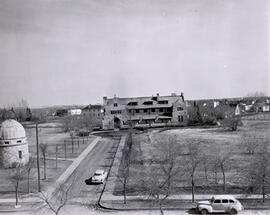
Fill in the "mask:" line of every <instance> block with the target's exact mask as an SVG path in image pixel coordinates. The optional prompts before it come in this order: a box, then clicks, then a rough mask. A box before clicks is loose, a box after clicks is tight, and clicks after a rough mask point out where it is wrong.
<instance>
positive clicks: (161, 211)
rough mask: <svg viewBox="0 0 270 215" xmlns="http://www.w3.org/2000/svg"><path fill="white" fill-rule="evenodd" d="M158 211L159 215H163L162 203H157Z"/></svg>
mask: <svg viewBox="0 0 270 215" xmlns="http://www.w3.org/2000/svg"><path fill="white" fill-rule="evenodd" d="M159 211H160V214H161V215H164V212H163V208H162V202H161V201H160V202H159Z"/></svg>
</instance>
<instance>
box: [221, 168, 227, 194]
mask: <svg viewBox="0 0 270 215" xmlns="http://www.w3.org/2000/svg"><path fill="white" fill-rule="evenodd" d="M220 167H221V171H222V176H223V191H224V192H225V191H226V178H225V172H224V167H223V164H221V165H220Z"/></svg>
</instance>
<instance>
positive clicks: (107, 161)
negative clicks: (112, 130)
mask: <svg viewBox="0 0 270 215" xmlns="http://www.w3.org/2000/svg"><path fill="white" fill-rule="evenodd" d="M120 138H121V137H120V136H119V137H114V138H107V137H104V138H102V139H101V141H99V142H98V143H97V144H96V146H95V147H94V148H93V150H92V151H91V152H90V153H89V154H88V156H87V157H86V158H85V159H84V160H83V161H82V162H81V164H80V165H79V167H78V168H77V170H76V179H75V181H74V182H73V183H74V184H73V186H72V190H71V193H70V195H71V198H70V199H71V202H74V203H82V204H84V203H86V204H89V203H93V204H95V203H96V202H97V200H98V198H99V196H100V193H101V191H102V188H103V185H102V184H99V185H87V184H86V183H85V180H86V179H89V178H90V177H91V176H92V175H93V173H94V172H95V170H96V169H105V170H106V171H108V170H109V168H110V165H111V163H112V159H113V156H114V154H115V152H116V150H117V146H118V144H119V141H120ZM70 180H73V179H72V178H71V179H70ZM69 182H70V181H69Z"/></svg>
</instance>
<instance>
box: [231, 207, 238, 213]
mask: <svg viewBox="0 0 270 215" xmlns="http://www.w3.org/2000/svg"><path fill="white" fill-rule="evenodd" d="M229 214H237V211H236V210H235V209H234V208H232V209H230V211H229Z"/></svg>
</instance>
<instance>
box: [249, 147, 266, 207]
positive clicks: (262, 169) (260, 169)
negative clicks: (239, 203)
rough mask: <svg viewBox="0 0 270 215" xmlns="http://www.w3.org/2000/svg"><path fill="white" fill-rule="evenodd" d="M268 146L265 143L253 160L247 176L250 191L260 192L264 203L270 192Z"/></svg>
mask: <svg viewBox="0 0 270 215" xmlns="http://www.w3.org/2000/svg"><path fill="white" fill-rule="evenodd" d="M267 144H268V143H267V142H265V143H264V144H263V146H264V147H263V148H262V149H261V151H260V152H259V153H257V154H256V155H255V157H254V158H253V159H252V163H251V165H250V168H249V172H248V175H247V178H248V179H249V186H250V190H251V191H254V190H260V192H261V194H262V199H263V202H264V201H265V196H266V193H267V192H269V191H270V190H269V187H270V159H269V157H270V153H269V151H268V145H267Z"/></svg>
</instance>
